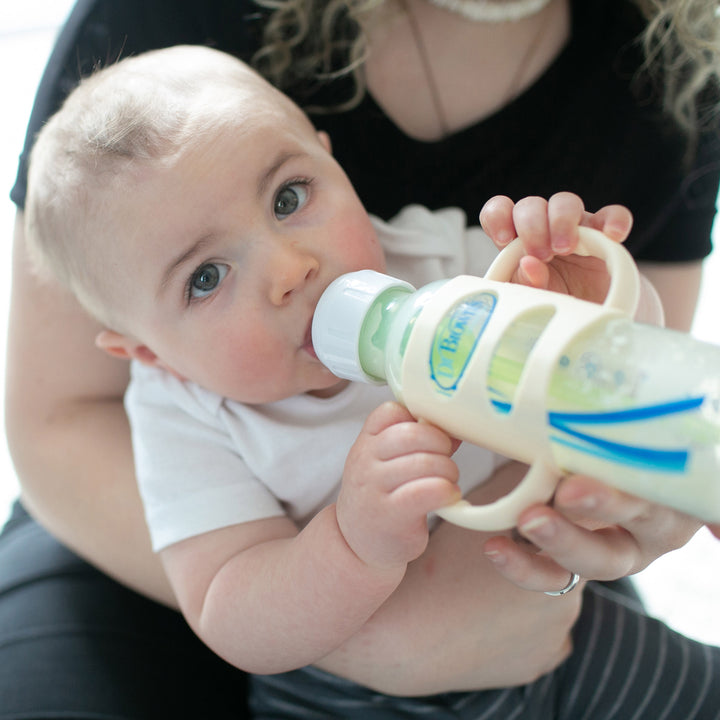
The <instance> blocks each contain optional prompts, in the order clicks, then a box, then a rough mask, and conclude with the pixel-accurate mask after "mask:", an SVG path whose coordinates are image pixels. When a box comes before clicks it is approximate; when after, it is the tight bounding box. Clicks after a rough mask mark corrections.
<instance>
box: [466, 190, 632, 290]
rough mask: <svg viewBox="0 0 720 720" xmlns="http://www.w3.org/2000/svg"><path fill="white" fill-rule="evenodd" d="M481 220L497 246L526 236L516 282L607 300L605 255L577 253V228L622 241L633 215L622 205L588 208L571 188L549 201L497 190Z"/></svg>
mask: <svg viewBox="0 0 720 720" xmlns="http://www.w3.org/2000/svg"><path fill="white" fill-rule="evenodd" d="M480 222H481V224H482V226H483V229H484V230H485V232H486V233H487V234H488V235H489V236H490V238H491V239H492V241H493V242H494V243H495V245H496V246H497V247H498V248H503V247H505V246H506V245H507V244H508V243H509V242H510V241H512V240H514V239H515V238H516V237H520V238H521V239H522V241H523V244H524V246H525V250H526V252H527V255H525V256H524V257H523V258H522V260H521V261H520V264H519V266H518V269H517V271H516V272H515V275H514V276H513V278H512V281H513V282H518V283H522V284H524V285H530V286H532V287H538V288H543V289H548V290H553V291H555V292H562V293H567V294H570V295H574V296H575V297H579V298H583V299H585V300H592V301H595V302H602V300H603V299H604V298H605V295H606V293H607V289H608V285H609V280H610V278H609V275H608V273H607V269H606V267H605V263H604V262H603V261H602V260H600V259H598V258H594V257H585V256H581V255H575V254H574V253H575V251H576V249H577V245H578V241H579V234H578V228H579V227H581V226H583V227H590V228H593V229H595V230H600V231H601V232H603V233H605V235H607V236H608V237H609V238H610V239H612V240H615V241H617V242H623V241H624V240H625V239H626V238H627V236H628V234H629V232H630V229H631V227H632V214H631V213H630V211H629V210H628V209H627V208H625V207H623V206H622V205H608V206H606V207H604V208H601V209H600V210H598V212H596V213H590V212H587V211H586V210H585V206H584V205H583V202H582V200H581V199H580V198H579V197H578V196H577V195H574V194H573V193H569V192H561V193H557V194H556V195H553V196H552V197H551V198H550V199H549V200H545V199H544V198H541V197H527V198H523V199H522V200H520V201H518V202H517V203H515V202H513V201H512V200H511V199H510V198H508V197H505V196H502V195H498V196H495V197H493V198H491V199H490V200H488V202H487V203H485V206H484V207H483V209H482V211H481V212H480Z"/></svg>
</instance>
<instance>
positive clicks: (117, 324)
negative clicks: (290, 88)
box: [26, 47, 384, 403]
mask: <svg viewBox="0 0 720 720" xmlns="http://www.w3.org/2000/svg"><path fill="white" fill-rule="evenodd" d="M26 215H27V217H26V235H27V241H28V245H29V248H30V249H31V251H32V254H33V255H34V256H35V258H36V259H37V261H38V265H39V268H40V269H41V270H45V271H49V273H50V275H51V276H54V277H56V278H57V279H59V280H60V281H61V282H62V283H63V284H64V285H66V286H67V287H68V288H69V289H70V290H71V291H72V292H73V293H74V294H75V296H76V297H77V298H78V300H79V301H80V302H81V303H82V305H83V306H84V307H85V308H86V309H87V310H88V311H89V312H90V313H91V314H92V315H94V316H95V317H96V318H97V319H98V320H100V322H101V323H103V324H104V325H105V326H106V329H105V330H103V331H101V332H100V334H99V335H98V339H97V344H98V345H99V347H101V348H103V349H105V350H106V351H108V352H110V353H111V354H112V355H116V356H119V357H124V358H133V359H136V360H139V361H140V362H143V363H145V364H148V365H152V366H157V367H161V368H163V369H165V370H169V371H171V372H172V373H173V374H175V375H176V376H178V377H181V378H185V379H190V380H193V381H194V382H196V383H198V384H200V385H202V386H204V387H205V388H207V389H209V390H212V391H214V392H217V393H219V394H221V395H224V396H226V397H230V398H232V399H235V400H237V401H239V402H250V403H259V402H270V401H273V400H277V399H280V398H283V397H288V396H290V395H295V394H298V393H302V392H311V391H320V392H325V391H327V389H328V388H334V387H335V386H336V385H337V383H338V381H337V378H334V377H333V376H332V375H331V374H330V372H329V371H328V370H327V369H326V368H324V367H323V366H322V365H321V364H320V362H319V361H318V359H317V357H316V355H315V353H314V350H313V348H312V342H311V339H310V325H311V321H312V315H313V312H314V310H315V306H316V304H317V302H318V298H319V297H320V295H321V293H322V291H323V290H324V289H325V288H326V287H327V286H328V285H329V284H330V282H332V281H333V280H334V279H335V278H336V277H338V276H339V275H341V274H343V273H346V272H351V271H354V270H359V269H363V268H371V269H375V270H383V269H384V258H383V253H382V248H381V247H380V245H379V242H378V239H377V235H376V233H375V230H374V227H373V225H372V223H371V221H370V218H369V216H368V214H367V212H366V211H365V208H364V207H363V206H362V203H361V202H360V200H359V198H358V197H357V194H356V193H355V191H354V189H353V187H352V184H351V183H350V181H349V179H348V177H347V176H346V174H345V173H344V172H343V170H342V168H341V167H340V166H339V165H338V164H337V162H336V161H335V159H334V158H333V157H332V154H331V152H330V146H329V139H328V138H327V137H326V136H324V135H323V134H318V133H317V132H316V131H315V128H314V127H313V126H312V123H310V121H309V120H308V118H307V117H306V116H305V115H304V113H303V112H302V111H301V110H300V109H299V108H298V107H297V106H296V105H295V104H294V103H293V102H292V101H290V100H289V99H288V98H287V97H286V96H285V95H283V94H281V93H280V92H278V91H277V90H275V89H274V88H273V87H272V86H271V85H269V84H268V83H267V82H266V81H265V80H263V79H262V78H260V76H258V75H257V74H255V73H254V72H253V71H252V70H250V69H248V68H247V67H246V66H245V65H243V64H242V63H241V62H240V61H238V60H236V59H235V58H232V57H230V56H228V55H224V54H222V53H219V52H216V51H213V50H209V49H207V48H201V47H178V48H173V49H168V50H158V51H154V52H151V53H147V54H144V55H140V56H138V57H136V58H131V59H128V60H123V61H121V62H119V63H118V64H117V65H114V66H112V67H110V68H108V69H107V70H102V71H100V72H98V73H97V74H96V75H94V76H92V77H91V78H90V79H88V80H86V81H84V82H83V83H81V85H80V86H79V87H78V88H77V90H75V92H73V93H72V94H71V95H70V97H69V98H68V100H67V101H66V103H65V105H64V106H63V107H62V109H61V110H60V111H59V112H58V114H57V115H55V116H54V117H53V118H52V119H51V120H50V121H49V122H48V124H47V125H46V126H45V128H44V129H43V130H42V132H41V133H40V134H39V136H38V140H37V143H36V146H35V149H34V150H33V153H32V156H31V161H30V172H29V178H28V201H27V207H26Z"/></svg>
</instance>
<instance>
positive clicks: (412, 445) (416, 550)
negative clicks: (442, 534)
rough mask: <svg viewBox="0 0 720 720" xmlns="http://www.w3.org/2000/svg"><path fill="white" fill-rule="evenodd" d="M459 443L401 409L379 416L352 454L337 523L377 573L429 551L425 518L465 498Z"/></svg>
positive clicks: (392, 406)
mask: <svg viewBox="0 0 720 720" xmlns="http://www.w3.org/2000/svg"><path fill="white" fill-rule="evenodd" d="M455 449H456V443H455V442H454V441H453V440H452V439H451V438H450V437H449V436H448V435H447V434H446V433H445V432H443V431H442V430H440V429H439V428H437V427H434V426H433V425H429V424H426V423H418V422H417V421H416V420H415V419H414V418H413V417H412V416H411V415H410V413H409V412H408V411H407V410H406V409H405V408H403V407H402V406H401V405H398V404H397V403H393V402H388V403H385V404H383V405H381V406H380V407H379V408H377V409H376V410H375V411H373V412H372V413H371V414H370V416H369V417H368V419H367V421H366V422H365V425H364V426H363V429H362V431H361V433H360V435H359V436H358V439H357V440H356V441H355V444H354V445H353V447H352V448H351V450H350V453H349V454H348V458H347V461H346V463H345V471H344V473H343V481H342V487H341V489H340V495H339V497H338V501H337V519H338V525H339V526H340V530H341V532H342V534H343V536H344V537H345V540H346V542H347V543H348V545H349V546H350V547H351V548H352V550H353V551H354V552H355V554H356V555H357V556H358V557H359V558H360V559H361V560H363V561H364V562H365V563H367V564H368V565H371V566H373V567H393V566H397V565H405V564H407V563H408V562H410V561H411V560H414V559H415V558H417V557H418V556H419V555H421V554H422V552H423V551H424V550H425V546H426V545H427V541H428V528H427V518H426V516H427V513H428V512H430V511H432V510H436V509H437V508H439V507H443V506H445V505H449V504H450V503H453V502H456V501H457V500H459V499H460V496H461V493H460V490H459V489H458V487H457V480H458V468H457V465H456V464H455V462H454V461H453V460H452V458H451V455H452V453H453V452H454V451H455Z"/></svg>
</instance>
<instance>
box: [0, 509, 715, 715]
mask: <svg viewBox="0 0 720 720" xmlns="http://www.w3.org/2000/svg"><path fill="white" fill-rule="evenodd" d="M638 610H639V608H638V607H637V604H636V601H635V599H634V598H633V597H632V596H631V595H627V594H619V593H617V592H615V591H614V590H613V589H610V588H608V587H607V586H602V585H598V584H591V586H589V589H588V590H587V591H586V601H585V606H584V609H583V613H582V617H581V620H580V621H579V622H578V624H577V626H576V628H575V631H574V641H575V652H574V653H573V656H572V658H571V659H570V660H569V661H568V662H566V663H565V664H564V665H563V666H561V667H560V668H559V669H558V670H557V671H556V672H555V673H552V674H551V675H549V676H546V677H545V678H541V680H539V681H538V683H535V684H533V685H531V686H527V687H525V688H513V689H508V690H500V691H493V692H491V693H488V694H487V695H486V697H485V699H484V701H483V703H481V704H478V705H477V706H476V708H475V710H474V711H471V710H470V708H471V707H472V705H473V703H472V702H471V703H469V704H468V703H467V702H466V698H463V695H464V694H448V695H445V696H441V697H440V698H438V701H439V702H441V704H442V705H443V706H444V709H445V711H447V712H448V713H449V714H448V715H447V716H448V717H487V718H498V717H502V718H503V720H507V718H509V717H513V712H520V713H521V714H519V715H517V717H518V718H523V720H525V719H526V718H535V717H537V718H543V720H545V719H546V718H548V717H555V718H558V719H562V720H575V719H576V718H593V719H594V720H608V719H609V718H611V717H615V718H618V720H620V719H621V720H631V718H633V717H637V718H638V719H639V718H648V719H649V718H652V719H653V720H658V719H659V718H661V717H666V718H668V720H674V719H675V718H682V720H688V718H690V717H691V716H692V715H691V713H692V712H694V710H695V709H696V708H695V705H696V704H698V703H699V705H698V708H697V710H698V711H697V713H696V714H695V715H694V716H693V717H695V720H717V719H718V718H720V682H719V681H720V650H718V649H717V648H705V647H704V646H702V645H699V644H698V643H693V642H691V641H689V640H687V639H686V638H683V637H682V636H679V635H677V634H675V633H673V632H672V631H670V630H668V629H667V628H666V627H665V626H663V625H662V624H660V623H657V622H656V621H654V620H652V619H649V618H646V617H645V616H644V615H643V614H642V612H639V611H638ZM309 673H310V676H308V675H307V673H306V671H299V672H298V675H295V674H292V675H295V678H297V679H298V680H300V682H301V683H305V682H308V681H309V686H307V687H302V690H301V691H300V692H299V695H300V696H305V697H306V699H307V693H308V692H309V693H310V695H312V698H311V700H312V702H310V705H311V706H312V704H313V703H314V702H315V701H317V700H321V697H322V691H321V688H322V687H323V685H324V683H325V682H326V680H327V678H324V677H323V674H322V673H320V674H318V675H317V676H315V677H313V675H314V674H315V673H316V671H312V670H310V671H309ZM284 679H285V676H278V677H277V678H276V679H275V680H273V682H272V683H271V685H275V684H276V683H277V688H276V691H277V693H278V694H279V695H278V697H279V700H280V703H281V704H282V703H283V701H289V702H291V703H292V702H293V696H294V691H292V692H290V694H289V695H288V694H286V693H287V686H285V682H284ZM334 682H335V680H333V683H334ZM338 682H339V683H340V685H342V684H343V683H344V681H338ZM293 684H295V683H294V682H290V683H289V686H290V687H292V685H293ZM356 689H357V686H355V688H354V689H352V688H340V687H335V688H334V691H335V692H336V693H337V697H338V699H340V698H342V701H343V703H345V702H346V701H347V700H348V699H349V698H348V697H346V696H344V693H345V692H346V691H348V692H349V693H350V695H351V696H352V695H353V693H354V692H355V690H356ZM296 690H297V688H296ZM245 693H246V689H245V683H244V676H243V674H242V673H240V672H238V671H236V670H234V669H232V668H230V667H229V666H228V665H227V664H225V663H224V662H223V661H221V660H219V659H218V658H216V657H215V656H214V655H212V653H210V652H209V651H208V650H207V649H206V648H205V647H204V646H203V645H202V644H201V643H200V642H199V641H198V640H197V639H196V638H195V636H194V635H193V634H192V632H191V631H190V630H189V628H188V627H187V625H186V624H185V622H184V620H183V619H182V618H181V617H180V615H179V614H177V613H175V612H173V611H171V610H168V609H167V608H164V607H162V606H160V605H157V604H156V603H153V602H150V601H148V600H146V599H144V598H143V597H141V596H139V595H137V594H135V593H133V592H131V591H129V590H127V589H126V588H124V587H122V586H121V585H119V584H117V583H115V582H113V581H112V580H111V579H109V578H108V577H106V576H105V575H103V574H102V573H100V572H98V571H97V570H95V569H93V568H92V567H91V566H89V565H88V564H87V563H85V562H84V561H82V560H81V559H80V558H78V557H77V556H76V555H74V554H73V553H72V552H70V551H69V550H67V549H66V548H65V547H63V546H62V545H60V544H59V543H58V542H57V541H55V540H54V539H53V538H52V537H51V536H50V535H49V534H48V533H47V532H45V531H44V530H43V529H42V528H41V527H40V526H39V525H38V524H37V523H35V522H34V521H33V520H31V519H30V518H29V517H28V516H27V514H26V513H25V512H24V511H23V510H22V508H20V507H19V506H16V508H15V510H14V514H13V517H12V518H11V520H10V521H9V522H8V524H7V525H6V527H5V529H4V530H3V532H2V534H0V720H19V719H20V718H22V719H24V720H27V719H28V718H36V719H40V718H51V717H52V718H61V717H66V718H80V717H82V718H88V719H90V720H92V719H94V718H97V719H100V718H103V719H105V720H109V719H113V720H114V719H118V720H146V719H147V720H158V719H159V718H164V717H172V718H174V719H175V718H177V719H179V720H182V719H183V718H188V719H190V718H192V719H193V720H196V719H197V718H204V717H208V718H213V720H215V719H218V720H221V719H222V718H243V717H246V713H247V711H246V709H245ZM713 693H714V694H713ZM275 694H276V693H275V691H272V695H275ZM478 695H482V693H480V694H478ZM295 700H299V697H297V696H295ZM485 701H487V702H485ZM371 702H373V703H374V704H373V707H372V710H373V715H372V716H373V717H377V718H379V717H382V711H381V709H380V706H381V705H384V704H385V703H381V704H380V705H378V704H376V703H377V702H378V699H377V698H373V699H371ZM422 704H423V703H421V705H422ZM361 705H362V701H361ZM413 705H414V701H411V702H410V703H409V706H406V707H405V708H404V709H405V711H407V712H409V714H405V713H401V714H397V713H396V712H394V713H392V712H391V711H390V708H391V707H392V703H390V704H389V705H387V706H386V707H385V710H386V711H388V712H389V713H390V714H389V715H388V717H413V716H414V713H413V711H412V709H411V708H412V706H413ZM322 706H323V703H322V702H320V707H322ZM492 706H494V707H495V710H496V711H497V712H493V711H492V710H491V707H492ZM483 708H484V709H483ZM523 708H524V709H523ZM619 708H622V710H619ZM318 709H319V708H318ZM416 709H417V710H418V711H420V710H421V708H420V707H417V708H416ZM336 710H337V708H336ZM538 710H539V711H540V714H539V715H538V714H537V712H536V711H538ZM367 711H368V708H367V706H366V707H365V710H364V711H363V712H364V713H365V714H364V715H363V714H361V715H359V716H358V715H353V713H350V714H348V715H347V716H348V717H353V716H357V717H359V718H362V720H365V717H367ZM488 711H490V714H484V713H487V712H488ZM338 712H339V714H335V715H333V716H334V717H338V718H339V717H344V716H346V715H345V714H344V712H342V711H339V710H338ZM478 712H480V713H481V714H480V715H478V714H477V713H478ZM378 713H380V714H378ZM498 713H499V714H498ZM280 716H282V714H281V715H278V717H280ZM309 716H310V715H307V714H305V713H302V712H301V713H299V714H298V715H297V717H309ZM444 716H445V715H444V714H443V713H441V714H440V715H438V716H437V717H444ZM268 717H269V716H268ZM325 717H330V715H325Z"/></svg>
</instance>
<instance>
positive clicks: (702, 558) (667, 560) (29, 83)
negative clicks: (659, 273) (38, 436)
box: [0, 0, 720, 645]
mask: <svg viewBox="0 0 720 720" xmlns="http://www.w3.org/2000/svg"><path fill="white" fill-rule="evenodd" d="M71 5H72V2H70V0H25V2H23V3H10V2H8V1H7V0H4V1H3V2H2V3H1V4H0V72H2V76H0V79H1V80H2V82H1V87H2V88H3V95H4V97H5V100H4V101H3V106H4V108H5V109H4V111H3V112H2V113H0V137H2V138H3V142H2V145H1V146H0V189H1V192H2V194H1V195H0V231H2V233H3V234H4V243H5V245H4V247H5V248H6V250H5V262H4V263H0V363H2V362H3V360H2V358H4V356H5V352H4V350H5V348H4V342H5V340H4V336H5V325H4V323H5V316H6V307H7V297H8V291H9V280H10V273H9V265H10V244H11V231H12V222H13V215H14V206H13V205H12V204H11V202H10V201H9V199H8V196H7V193H8V192H9V189H10V187H11V185H12V182H13V179H14V177H15V172H16V162H17V153H19V151H20V149H21V147H22V139H23V134H24V131H25V124H26V122H27V116H28V113H29V111H30V107H31V104H32V99H33V93H34V90H35V85H36V83H37V80H38V78H39V76H40V73H41V72H42V69H43V66H44V64H45V61H46V58H47V54H48V52H49V48H50V46H51V44H52V41H53V38H54V35H55V32H56V29H57V27H58V26H59V24H60V23H61V22H62V20H63V19H64V17H65V15H66V13H67V11H68V9H69V8H70V7H71ZM716 235H717V238H718V244H720V230H718V231H717V232H716ZM719 278H720V253H716V254H714V255H713V256H711V257H710V259H709V260H708V261H707V264H706V282H705V283H704V285H703V292H702V297H701V302H700V308H699V311H698V315H697V320H696V323H695V327H694V329H693V332H694V334H696V335H697V336H698V337H700V338H701V339H703V340H707V341H709V342H717V343H720V326H719V325H718V320H717V311H718V308H720V282H718V279H719ZM2 369H3V368H2V367H0V372H1V371H2ZM0 422H2V420H1V418H0ZM4 436H5V434H4V430H3V438H4ZM718 481H719V482H720V478H719V479H718ZM16 493H17V481H16V480H15V478H14V475H13V471H12V466H11V463H10V460H9V458H8V456H7V451H6V448H5V445H4V442H3V444H2V446H1V447H0V519H1V518H2V516H4V515H5V514H6V512H7V508H8V507H9V505H10V503H11V501H12V499H13V498H14V497H15V495H16ZM637 581H638V586H639V588H640V590H641V592H642V594H643V596H644V597H645V599H646V602H647V605H648V607H649V608H650V610H651V611H652V612H653V613H655V614H656V615H658V616H659V617H661V618H663V619H664V620H666V621H667V622H668V623H669V624H671V625H672V626H674V627H675V628H677V629H678V630H680V631H682V632H684V633H685V634H687V635H689V636H691V637H695V638H698V639H700V640H704V641H705V642H711V643H714V644H717V645H720V612H718V610H719V609H720V541H716V540H714V539H713V538H712V537H711V536H710V535H709V534H708V533H706V532H701V533H700V534H698V535H697V536H696V537H695V538H694V539H693V540H692V541H691V542H690V543H689V544H688V545H687V546H686V547H685V548H683V549H681V550H678V551H676V552H674V553H671V554H669V555H667V556H665V557H664V558H661V559H660V560H658V561H657V562H655V563H654V564H653V565H652V566H651V567H650V568H648V569H647V570H645V571H644V572H643V573H641V574H640V575H639V576H638V577H637Z"/></svg>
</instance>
